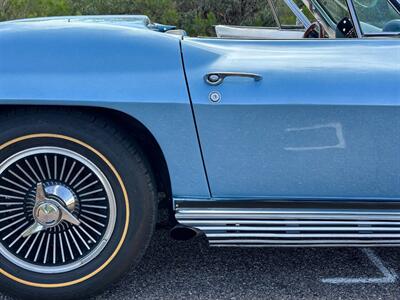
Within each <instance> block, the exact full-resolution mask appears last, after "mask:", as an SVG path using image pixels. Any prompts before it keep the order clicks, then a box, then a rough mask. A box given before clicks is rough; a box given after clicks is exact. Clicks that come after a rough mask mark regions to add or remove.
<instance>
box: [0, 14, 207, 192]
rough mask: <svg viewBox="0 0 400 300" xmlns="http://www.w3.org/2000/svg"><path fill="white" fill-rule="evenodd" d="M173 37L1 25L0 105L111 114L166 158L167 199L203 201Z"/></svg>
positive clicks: (54, 25)
mask: <svg viewBox="0 0 400 300" xmlns="http://www.w3.org/2000/svg"><path fill="white" fill-rule="evenodd" d="M180 42H181V41H180V37H179V36H174V35H168V34H164V33H158V32H153V31H151V30H145V29H139V28H129V27H124V26H117V25H111V24H96V23H85V22H71V23H68V22H65V21H58V20H47V21H46V20H44V21H42V22H17V23H12V22H11V23H7V22H6V23H0V105H10V104H11V105H59V106H84V107H102V108H109V109H114V110H117V111H120V112H123V113H126V114H128V115H130V116H132V117H133V118H135V119H136V120H137V121H139V122H141V123H142V124H143V125H144V126H145V127H146V128H147V129H148V130H149V131H150V132H151V133H152V134H153V135H154V137H155V139H156V140H157V142H158V143H159V145H160V148H161V150H162V152H163V154H164V156H165V159H166V162H167V165H168V169H169V173H170V177H171V184H172V192H173V195H174V196H184V197H186V196H190V197H192V196H198V197H209V190H208V186H207V181H206V177H205V171H204V167H203V164H202V159H201V153H200V149H199V143H198V140H197V135H196V129H195V124H194V119H193V114H192V110H191V106H190V100H189V95H188V90H187V86H186V81H185V76H184V72H183V66H182V58H181V49H180Z"/></svg>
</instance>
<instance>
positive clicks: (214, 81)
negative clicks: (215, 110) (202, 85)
mask: <svg viewBox="0 0 400 300" xmlns="http://www.w3.org/2000/svg"><path fill="white" fill-rule="evenodd" d="M226 77H245V78H253V79H254V80H255V81H260V80H262V79H263V78H262V76H261V75H258V74H254V73H241V72H213V73H208V74H206V76H204V80H205V81H206V82H207V83H208V84H209V85H220V84H221V83H223V82H224V80H225V78H226Z"/></svg>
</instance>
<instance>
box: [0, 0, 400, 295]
mask: <svg viewBox="0 0 400 300" xmlns="http://www.w3.org/2000/svg"><path fill="white" fill-rule="evenodd" d="M304 4H305V5H306V7H307V8H308V9H309V11H310V12H311V13H312V15H313V16H314V18H315V20H314V19H313V20H310V19H309V17H307V16H310V13H309V12H307V13H305V12H304V11H302V10H301V9H300V8H299V7H298V6H297V5H296V4H295V2H293V1H292V0H279V1H278V0H269V1H268V5H269V9H270V11H271V12H272V13H273V16H274V18H275V22H276V26H275V27H271V28H259V27H258V28H257V27H235V26H226V25H219V26H216V36H217V37H216V38H194V37H188V36H187V35H186V33H185V32H184V31H183V30H180V29H175V27H174V26H167V25H162V24H155V23H152V22H151V21H150V20H149V19H148V18H147V17H145V16H97V17H94V16H82V17H58V18H42V19H31V20H17V21H10V22H3V23H0V105H1V106H0V129H1V134H0V288H1V291H2V292H3V291H4V292H7V293H10V294H13V295H16V296H18V297H22V298H30V299H33V298H41V299H44V298H49V297H56V299H63V298H73V297H79V298H81V299H83V298H85V297H87V296H88V295H91V294H95V293H98V292H99V291H101V290H103V289H104V288H106V287H107V286H108V285H109V284H111V283H112V282H115V281H116V280H118V279H119V278H120V277H121V276H122V275H123V274H124V273H125V272H126V271H127V270H128V269H129V267H130V266H132V265H134V264H136V263H137V262H138V261H139V259H140V258H141V257H142V255H143V254H144V252H145V250H146V247H147V245H148V243H149V241H150V238H151V236H152V233H153V230H154V227H155V224H156V222H157V210H158V208H159V207H167V208H169V211H170V217H171V220H172V221H171V223H175V224H171V225H172V227H173V228H172V230H171V235H172V237H174V238H176V239H189V238H192V237H194V236H196V235H198V234H201V233H202V234H205V235H206V237H207V238H208V240H209V243H210V245H211V246H217V247H220V246H227V247H231V246H232V247H236V246H245V247H250V246H251V247H253V246H260V247H303V246H310V247H314V246H362V247H365V246H400V40H399V37H400V13H399V11H400V3H399V2H398V1H397V0H304ZM283 5H286V6H285V7H283ZM278 7H279V9H278ZM303 8H304V7H303ZM281 9H291V11H292V14H293V15H292V16H293V20H294V22H293V24H285V23H284V22H282V18H281V16H280V13H279V12H281V11H282V10H281Z"/></svg>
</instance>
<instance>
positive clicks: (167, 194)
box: [0, 105, 172, 207]
mask: <svg viewBox="0 0 400 300" xmlns="http://www.w3.org/2000/svg"><path fill="white" fill-rule="evenodd" d="M65 108H67V109H68V110H70V111H71V112H73V111H76V112H84V113H86V114H90V115H93V116H94V117H100V118H104V119H107V120H108V121H110V122H112V123H113V124H114V125H115V126H116V127H117V128H118V129H119V130H121V132H122V134H124V135H125V136H127V137H128V138H131V139H133V140H135V141H136V142H137V143H138V144H139V146H140V148H141V149H142V151H143V153H144V155H145V156H146V157H147V159H148V162H149V164H150V167H151V169H152V171H153V175H154V178H155V180H156V184H157V191H158V198H159V206H160V207H168V205H169V204H170V203H172V190H171V180H170V175H169V170H168V165H167V162H166V159H165V156H164V153H163V151H162V149H161V147H160V145H159V143H158V142H157V140H156V138H155V137H154V135H153V134H152V133H151V131H150V130H149V129H148V128H147V127H146V126H145V125H144V124H142V123H141V122H140V121H139V120H137V119H136V118H135V117H133V116H131V115H129V114H127V113H125V112H122V111H119V110H115V109H112V108H104V107H92V106H90V107H89V106H53V105H2V106H1V107H0V112H6V111H18V110H23V109H40V110H41V111H42V110H44V109H59V110H61V109H65Z"/></svg>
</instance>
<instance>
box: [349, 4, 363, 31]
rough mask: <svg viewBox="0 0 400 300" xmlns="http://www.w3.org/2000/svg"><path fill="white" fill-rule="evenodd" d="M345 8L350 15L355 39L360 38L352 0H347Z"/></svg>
mask: <svg viewBox="0 0 400 300" xmlns="http://www.w3.org/2000/svg"><path fill="white" fill-rule="evenodd" d="M347 7H348V8H349V12H350V15H351V19H352V21H353V25H354V28H355V30H356V33H357V37H358V38H362V31H361V26H360V21H359V20H358V16H357V12H356V9H355V8H354V3H353V1H352V0H347Z"/></svg>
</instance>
